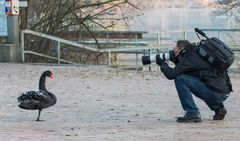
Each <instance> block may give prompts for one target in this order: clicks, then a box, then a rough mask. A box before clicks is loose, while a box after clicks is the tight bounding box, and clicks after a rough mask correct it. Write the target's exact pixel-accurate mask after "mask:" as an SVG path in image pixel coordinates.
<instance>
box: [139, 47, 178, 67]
mask: <svg viewBox="0 0 240 141" xmlns="http://www.w3.org/2000/svg"><path fill="white" fill-rule="evenodd" d="M158 56H159V57H160V58H161V59H162V60H163V61H168V60H170V61H172V62H174V63H176V62H177V58H176V57H175V54H174V52H173V50H170V51H169V52H166V53H160V54H156V55H146V56H142V63H143V65H148V64H151V63H154V62H156V61H157V57H158Z"/></svg>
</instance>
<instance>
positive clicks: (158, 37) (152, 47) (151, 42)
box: [21, 29, 240, 66]
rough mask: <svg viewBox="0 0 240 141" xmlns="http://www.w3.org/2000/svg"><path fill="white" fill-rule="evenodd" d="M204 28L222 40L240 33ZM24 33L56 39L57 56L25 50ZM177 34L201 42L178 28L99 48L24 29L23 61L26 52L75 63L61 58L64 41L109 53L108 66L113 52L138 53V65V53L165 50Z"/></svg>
mask: <svg viewBox="0 0 240 141" xmlns="http://www.w3.org/2000/svg"><path fill="white" fill-rule="evenodd" d="M202 30H203V31H204V32H206V34H207V35H208V34H209V32H213V33H214V35H209V37H211V36H217V37H218V38H219V39H222V40H223V39H224V40H226V39H225V38H226V37H225V36H229V38H232V37H231V34H233V32H234V33H235V32H236V33H238V34H240V29H229V30H226V29H202ZM227 32H230V33H231V34H230V33H228V34H226V35H224V34H225V33H227ZM24 34H32V35H36V36H39V37H43V38H47V39H50V40H53V41H55V42H56V43H57V57H52V56H49V55H45V54H42V53H38V52H34V51H30V50H25V48H24ZM176 34H178V39H188V40H190V41H191V42H199V39H198V38H197V36H196V35H195V32H194V30H185V31H183V30H178V31H168V32H154V33H151V32H146V33H144V36H145V37H143V39H141V40H138V39H136V40H135V41H134V43H131V44H129V43H127V44H125V46H124V47H120V48H100V49H99V48H96V47H91V46H89V45H88V44H87V42H85V43H78V42H73V41H69V40H65V39H62V38H59V37H54V36H51V35H47V34H43V33H39V32H36V31H32V30H23V31H22V33H21V47H22V61H23V62H25V54H33V55H37V56H41V57H46V58H49V59H53V60H56V61H57V62H58V64H60V63H61V62H64V63H70V64H74V63H75V62H71V61H68V60H64V59H61V44H62V43H64V44H68V45H72V46H74V47H78V48H82V49H86V50H90V51H93V52H99V53H108V66H112V61H111V54H112V53H125V54H129V53H130V54H136V62H135V64H136V65H138V54H152V53H156V52H159V51H160V52H161V51H163V49H166V48H171V44H172V42H173V41H176V40H177V38H174V35H176ZM237 37H238V36H237ZM228 40H230V39H228ZM231 40H234V41H231V42H230V43H234V44H231V45H230V46H231V47H232V48H234V50H236V51H239V49H240V41H239V40H238V39H231ZM123 43H124V42H116V41H115V42H114V44H119V45H120V44H123ZM90 44H92V43H90ZM101 44H103V45H104V44H105V45H108V44H111V40H109V39H106V40H105V42H104V40H103V41H102V42H101ZM129 45H130V46H131V47H130V46H129Z"/></svg>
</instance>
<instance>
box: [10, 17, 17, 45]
mask: <svg viewBox="0 0 240 141" xmlns="http://www.w3.org/2000/svg"><path fill="white" fill-rule="evenodd" d="M7 30H8V37H7V43H8V44H19V27H18V16H17V15H16V16H15V15H14V16H7Z"/></svg>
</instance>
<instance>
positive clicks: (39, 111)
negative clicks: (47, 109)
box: [36, 109, 42, 121]
mask: <svg viewBox="0 0 240 141" xmlns="http://www.w3.org/2000/svg"><path fill="white" fill-rule="evenodd" d="M41 111H42V109H39V110H38V117H37V120H36V121H40V120H39V118H40V114H41Z"/></svg>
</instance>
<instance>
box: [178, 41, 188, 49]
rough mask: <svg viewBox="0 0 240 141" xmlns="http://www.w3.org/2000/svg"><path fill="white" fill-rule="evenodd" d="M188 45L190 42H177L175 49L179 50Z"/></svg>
mask: <svg viewBox="0 0 240 141" xmlns="http://www.w3.org/2000/svg"><path fill="white" fill-rule="evenodd" d="M189 44H190V42H189V41H188V40H178V41H177V47H178V48H180V49H182V48H185V47H186V46H187V45H189Z"/></svg>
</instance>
